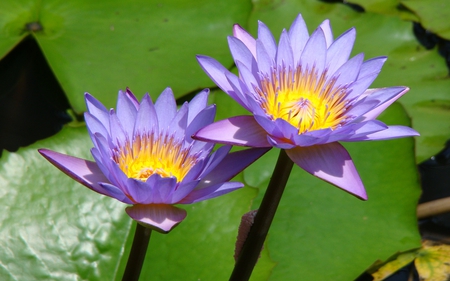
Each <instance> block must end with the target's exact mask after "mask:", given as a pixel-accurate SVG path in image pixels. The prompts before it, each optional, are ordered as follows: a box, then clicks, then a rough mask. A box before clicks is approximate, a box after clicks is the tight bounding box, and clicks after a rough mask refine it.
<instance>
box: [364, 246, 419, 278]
mask: <svg viewBox="0 0 450 281" xmlns="http://www.w3.org/2000/svg"><path fill="white" fill-rule="evenodd" d="M416 254H417V250H416V251H412V252H406V253H402V254H400V255H398V256H397V258H396V259H394V260H392V261H390V262H387V263H386V264H384V265H383V266H382V267H380V268H379V269H378V270H377V271H376V272H374V273H372V277H373V278H374V279H373V281H381V280H384V279H385V278H387V277H389V276H391V275H392V274H394V273H395V272H397V271H398V270H399V269H401V268H403V267H404V266H406V265H407V264H408V263H410V262H412V261H413V260H414V258H415V257H416Z"/></svg>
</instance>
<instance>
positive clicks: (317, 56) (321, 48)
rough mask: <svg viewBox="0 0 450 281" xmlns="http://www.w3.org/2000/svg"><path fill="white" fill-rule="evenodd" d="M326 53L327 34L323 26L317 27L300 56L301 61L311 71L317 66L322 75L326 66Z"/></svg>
mask: <svg viewBox="0 0 450 281" xmlns="http://www.w3.org/2000/svg"><path fill="white" fill-rule="evenodd" d="M326 54H327V43H326V39H325V35H324V34H323V30H322V29H321V28H317V29H316V30H315V31H314V32H313V34H312V35H311V37H310V38H309V40H308V42H307V43H306V46H305V49H304V50H303V52H302V55H301V56H300V63H301V65H302V66H303V67H305V68H304V69H305V70H306V69H308V70H309V71H310V70H311V69H312V68H313V67H315V70H316V71H317V72H318V74H319V76H320V75H321V74H322V72H323V70H324V68H325V60H326V57H327V55H326Z"/></svg>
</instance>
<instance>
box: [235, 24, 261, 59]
mask: <svg viewBox="0 0 450 281" xmlns="http://www.w3.org/2000/svg"><path fill="white" fill-rule="evenodd" d="M233 36H234V37H236V38H238V39H239V40H241V41H242V42H243V43H244V44H245V46H247V48H248V49H249V51H250V52H251V53H252V55H253V57H255V58H256V41H255V39H254V38H253V37H252V36H251V35H250V34H249V33H248V32H247V31H246V30H245V29H243V28H242V27H241V26H240V25H239V24H235V25H234V26H233Z"/></svg>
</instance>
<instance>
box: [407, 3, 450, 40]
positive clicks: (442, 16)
mask: <svg viewBox="0 0 450 281" xmlns="http://www.w3.org/2000/svg"><path fill="white" fill-rule="evenodd" d="M401 3H402V4H403V5H405V6H406V7H408V8H409V9H410V10H412V11H413V12H414V13H416V14H417V16H418V17H419V20H420V23H421V24H422V26H423V27H424V28H425V29H427V30H429V31H430V32H432V33H434V34H436V35H438V36H440V37H442V38H444V39H447V40H450V22H449V20H448V19H449V17H450V8H449V6H448V1H446V0H402V1H401Z"/></svg>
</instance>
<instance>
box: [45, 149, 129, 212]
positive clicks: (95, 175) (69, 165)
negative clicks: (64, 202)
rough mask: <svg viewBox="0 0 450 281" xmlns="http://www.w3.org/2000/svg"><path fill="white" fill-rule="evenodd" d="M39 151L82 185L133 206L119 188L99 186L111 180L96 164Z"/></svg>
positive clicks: (47, 151)
mask: <svg viewBox="0 0 450 281" xmlns="http://www.w3.org/2000/svg"><path fill="white" fill-rule="evenodd" d="M38 151H39V153H40V154H41V155H42V156H44V157H45V159H47V160H48V161H49V162H50V163H52V164H53V165H55V167H56V168H58V169H59V170H61V171H62V172H63V173H65V174H66V175H68V176H69V177H71V178H73V179H74V180H76V181H77V182H79V183H81V184H82V185H84V186H86V187H88V188H90V189H92V190H93V191H95V192H98V193H100V194H102V195H106V196H109V197H112V198H116V199H118V200H119V201H122V202H124V203H126V204H131V201H130V200H129V199H128V198H126V197H125V195H124V194H123V192H121V191H120V190H119V189H118V188H117V187H114V188H112V189H109V190H108V189H105V188H103V187H102V186H100V185H99V184H98V183H99V182H105V183H107V182H109V180H108V179H107V178H106V177H105V175H103V173H102V171H101V170H100V168H99V167H98V166H97V164H96V163H95V162H92V161H88V160H84V159H80V158H77V157H73V156H69V155H65V154H61V153H58V152H55V151H51V150H47V149H39V150H38ZM116 189H117V190H116ZM115 190H116V191H115ZM119 193H121V194H119ZM119 195H120V196H119ZM116 196H117V197H116Z"/></svg>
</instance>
